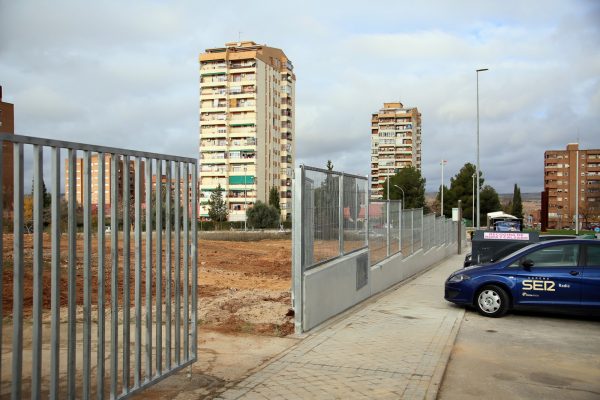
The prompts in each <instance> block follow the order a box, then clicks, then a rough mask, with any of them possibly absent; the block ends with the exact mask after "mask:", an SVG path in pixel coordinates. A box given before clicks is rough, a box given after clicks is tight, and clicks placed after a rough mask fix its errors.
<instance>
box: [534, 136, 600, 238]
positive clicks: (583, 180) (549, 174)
mask: <svg viewBox="0 0 600 400" xmlns="http://www.w3.org/2000/svg"><path fill="white" fill-rule="evenodd" d="M544 190H547V191H548V227H549V228H564V227H574V226H575V215H576V204H577V203H579V222H580V224H582V225H586V224H591V223H596V224H597V223H598V222H600V149H591V150H579V144H578V143H569V144H568V145H567V149H566V150H547V151H546V152H544ZM584 228H585V226H584Z"/></svg>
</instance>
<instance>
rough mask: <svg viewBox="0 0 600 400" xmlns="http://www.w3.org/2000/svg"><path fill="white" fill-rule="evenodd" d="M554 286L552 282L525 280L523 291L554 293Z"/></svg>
mask: <svg viewBox="0 0 600 400" xmlns="http://www.w3.org/2000/svg"><path fill="white" fill-rule="evenodd" d="M555 287H556V284H555V283H554V281H549V280H537V279H525V280H524V281H523V290H536V291H542V292H555V291H556V289H555Z"/></svg>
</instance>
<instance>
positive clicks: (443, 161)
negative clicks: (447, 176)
mask: <svg viewBox="0 0 600 400" xmlns="http://www.w3.org/2000/svg"><path fill="white" fill-rule="evenodd" d="M447 163H448V161H447V160H442V161H441V162H440V165H441V166H442V184H441V185H440V192H441V199H442V204H441V206H440V217H441V216H442V215H444V165H446V164H447Z"/></svg>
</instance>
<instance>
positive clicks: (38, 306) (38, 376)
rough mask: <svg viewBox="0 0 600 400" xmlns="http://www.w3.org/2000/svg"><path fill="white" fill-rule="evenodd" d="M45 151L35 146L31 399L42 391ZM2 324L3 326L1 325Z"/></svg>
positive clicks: (35, 397)
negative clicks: (43, 169)
mask: <svg viewBox="0 0 600 400" xmlns="http://www.w3.org/2000/svg"><path fill="white" fill-rule="evenodd" d="M43 156H44V155H43V147H42V146H40V145H34V146H33V182H34V183H33V335H32V336H33V337H32V366H31V367H32V368H31V369H32V370H31V398H32V399H34V400H35V399H39V398H40V396H41V389H42V382H41V381H42V296H43V295H44V294H43V289H42V280H43V271H44V269H43V262H44V261H43V258H42V257H43V250H44V248H43V242H42V240H43V237H42V234H43V228H44V227H43V220H42V218H43V215H42V213H43V210H44V194H43V193H42V181H43V176H44V175H43V171H42V166H43V164H44V160H43ZM0 323H1V322H0Z"/></svg>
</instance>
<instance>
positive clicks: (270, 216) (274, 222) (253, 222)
mask: <svg viewBox="0 0 600 400" xmlns="http://www.w3.org/2000/svg"><path fill="white" fill-rule="evenodd" d="M246 217H247V218H248V222H247V223H248V225H250V226H251V227H253V228H256V229H265V228H275V227H277V226H278V225H279V211H278V210H277V209H276V208H275V207H273V206H271V205H266V204H265V203H263V202H262V201H260V200H259V201H257V202H256V204H254V206H252V208H249V209H248V210H247V211H246Z"/></svg>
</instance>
